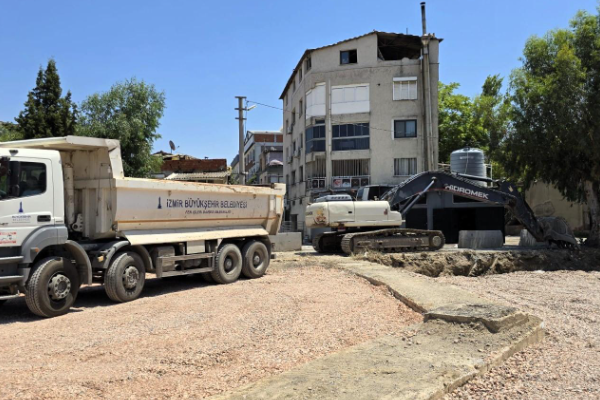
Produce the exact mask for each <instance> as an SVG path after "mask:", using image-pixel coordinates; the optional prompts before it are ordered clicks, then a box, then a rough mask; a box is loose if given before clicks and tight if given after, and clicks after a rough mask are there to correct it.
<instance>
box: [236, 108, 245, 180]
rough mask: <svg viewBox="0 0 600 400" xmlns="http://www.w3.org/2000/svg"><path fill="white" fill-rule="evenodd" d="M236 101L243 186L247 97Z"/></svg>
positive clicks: (240, 170) (239, 165)
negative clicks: (245, 105) (245, 104)
mask: <svg viewBox="0 0 600 400" xmlns="http://www.w3.org/2000/svg"><path fill="white" fill-rule="evenodd" d="M235 98H236V99H238V108H236V110H237V112H238V116H237V118H236V119H237V120H238V121H239V125H240V143H239V146H240V148H239V151H240V154H239V156H238V158H239V159H238V174H239V175H238V176H239V179H240V183H241V184H242V185H245V184H246V165H245V162H244V121H245V120H246V118H244V111H246V107H244V101H245V100H246V97H245V96H235Z"/></svg>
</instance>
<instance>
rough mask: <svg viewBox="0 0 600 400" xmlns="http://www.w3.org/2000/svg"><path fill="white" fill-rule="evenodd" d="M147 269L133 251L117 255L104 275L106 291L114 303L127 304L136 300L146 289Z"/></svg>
mask: <svg viewBox="0 0 600 400" xmlns="http://www.w3.org/2000/svg"><path fill="white" fill-rule="evenodd" d="M145 282H146V267H145V266H144V261H143V260H142V257H140V256H139V255H138V254H137V253H134V252H133V251H123V252H120V253H117V254H115V256H114V257H113V259H112V260H111V261H110V266H109V267H108V269H107V270H106V273H105V275H104V290H106V294H107V295H108V297H110V299H111V300H112V301H115V302H117V303H125V302H127V301H131V300H135V299H137V298H138V297H139V295H140V293H142V290H143V289H144V283H145Z"/></svg>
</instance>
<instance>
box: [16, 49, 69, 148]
mask: <svg viewBox="0 0 600 400" xmlns="http://www.w3.org/2000/svg"><path fill="white" fill-rule="evenodd" d="M61 96H62V89H61V87H60V77H59V76H58V70H57V69H56V62H55V61H54V60H53V59H50V60H49V61H48V65H47V66H46V69H45V70H44V69H42V68H41V67H40V69H39V71H38V75H37V79H36V81H35V88H33V90H31V91H30V92H29V94H28V95H27V101H26V102H25V109H24V110H23V111H21V112H20V113H19V116H18V117H17V118H15V121H17V123H18V124H19V127H18V130H19V132H21V134H22V136H23V139H34V138H44V137H58V136H67V135H74V134H75V127H76V124H77V106H76V105H75V104H74V103H73V102H72V101H71V92H70V91H69V92H67V95H66V96H64V97H61Z"/></svg>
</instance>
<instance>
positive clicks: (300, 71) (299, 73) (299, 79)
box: [298, 68, 302, 83]
mask: <svg viewBox="0 0 600 400" xmlns="http://www.w3.org/2000/svg"><path fill="white" fill-rule="evenodd" d="M300 82H302V68H300V69H299V70H298V83H300Z"/></svg>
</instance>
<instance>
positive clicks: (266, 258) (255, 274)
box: [242, 240, 271, 279]
mask: <svg viewBox="0 0 600 400" xmlns="http://www.w3.org/2000/svg"><path fill="white" fill-rule="evenodd" d="M242 256H243V263H242V274H243V275H244V276H245V277H246V278H250V279H255V278H260V277H261V276H263V275H264V274H265V272H267V268H269V262H270V261H271V255H270V254H269V250H268V249H267V246H265V244H264V243H263V242H261V241H258V240H252V241H250V242H248V243H246V245H245V246H244V249H243V250H242Z"/></svg>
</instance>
